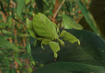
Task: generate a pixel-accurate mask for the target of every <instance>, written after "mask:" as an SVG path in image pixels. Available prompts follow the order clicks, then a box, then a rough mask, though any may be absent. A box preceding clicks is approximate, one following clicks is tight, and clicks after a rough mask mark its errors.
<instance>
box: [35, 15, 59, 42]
mask: <svg viewBox="0 0 105 73" xmlns="http://www.w3.org/2000/svg"><path fill="white" fill-rule="evenodd" d="M33 28H34V31H35V32H36V34H38V35H39V36H42V37H46V38H47V39H52V40H54V39H57V38H58V37H59V36H58V34H57V31H56V27H55V26H54V23H53V22H51V21H50V20H49V19H48V18H47V17H46V16H45V15H44V14H41V13H38V14H37V15H33Z"/></svg>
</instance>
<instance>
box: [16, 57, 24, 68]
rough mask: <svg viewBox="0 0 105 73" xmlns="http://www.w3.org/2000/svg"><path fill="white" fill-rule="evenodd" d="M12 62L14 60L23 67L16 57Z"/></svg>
mask: <svg viewBox="0 0 105 73" xmlns="http://www.w3.org/2000/svg"><path fill="white" fill-rule="evenodd" d="M14 60H16V62H17V63H18V64H19V65H20V66H23V65H22V63H21V62H20V61H19V59H18V58H17V57H14Z"/></svg>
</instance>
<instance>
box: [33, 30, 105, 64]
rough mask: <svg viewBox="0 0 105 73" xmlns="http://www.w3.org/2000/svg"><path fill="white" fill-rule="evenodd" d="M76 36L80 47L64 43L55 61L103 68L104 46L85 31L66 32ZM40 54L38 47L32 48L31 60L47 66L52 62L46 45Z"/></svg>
mask: <svg viewBox="0 0 105 73" xmlns="http://www.w3.org/2000/svg"><path fill="white" fill-rule="evenodd" d="M66 31H67V32H69V33H71V34H73V35H74V36H76V37H77V38H78V39H79V40H80V41H81V45H78V44H77V43H73V44H72V43H69V42H65V46H64V47H62V46H61V47H60V51H58V52H57V54H58V55H59V56H58V58H57V60H56V61H66V62H76V63H81V64H90V65H96V66H105V44H104V42H103V40H102V39H101V38H100V37H99V36H98V35H97V34H95V33H93V32H90V31H86V30H66ZM44 48H45V49H46V50H45V51H43V52H42V53H40V51H42V48H41V47H40V45H37V47H32V56H33V59H34V60H35V61H37V62H39V63H44V64H49V63H53V62H54V57H53V56H54V54H53V52H52V50H51V49H50V47H49V46H48V45H46V46H44Z"/></svg>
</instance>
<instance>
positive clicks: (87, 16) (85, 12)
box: [77, 0, 100, 34]
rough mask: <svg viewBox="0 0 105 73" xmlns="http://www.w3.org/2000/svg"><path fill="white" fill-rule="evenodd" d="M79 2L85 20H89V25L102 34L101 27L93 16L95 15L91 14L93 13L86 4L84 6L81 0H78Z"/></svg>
mask: <svg viewBox="0 0 105 73" xmlns="http://www.w3.org/2000/svg"><path fill="white" fill-rule="evenodd" d="M77 4H78V6H79V7H80V9H81V11H82V14H83V15H84V17H85V20H86V21H87V23H88V24H89V26H90V27H91V28H92V29H93V31H94V32H95V33H97V34H100V32H99V29H98V27H97V24H96V22H95V20H94V18H93V16H92V15H91V13H90V12H89V11H88V10H87V9H86V7H85V6H83V4H82V3H81V0H77Z"/></svg>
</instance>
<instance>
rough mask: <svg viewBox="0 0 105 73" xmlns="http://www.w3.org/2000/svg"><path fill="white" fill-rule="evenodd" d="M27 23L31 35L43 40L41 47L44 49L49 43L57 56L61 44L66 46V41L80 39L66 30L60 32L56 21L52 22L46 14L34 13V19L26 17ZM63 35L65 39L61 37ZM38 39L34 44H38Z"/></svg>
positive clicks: (72, 41)
mask: <svg viewBox="0 0 105 73" xmlns="http://www.w3.org/2000/svg"><path fill="white" fill-rule="evenodd" d="M26 24H27V27H28V30H29V32H30V35H31V36H32V37H34V38H35V39H36V41H37V40H38V41H41V48H43V50H45V49H44V47H43V45H49V46H50V48H51V49H52V51H53V52H54V57H55V58H57V57H58V54H57V52H58V51H60V46H59V45H61V46H65V43H64V41H69V42H71V43H74V42H78V44H80V41H79V40H78V39H77V38H76V37H75V36H73V35H72V34H70V33H69V32H66V31H65V30H62V32H61V33H60V32H59V28H58V27H57V26H56V24H55V23H53V22H51V21H50V20H49V19H48V18H47V17H46V16H45V15H44V14H42V13H38V14H37V15H35V14H33V20H29V19H28V18H27V19H26ZM60 37H62V38H63V39H60ZM36 41H35V43H34V45H36Z"/></svg>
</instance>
